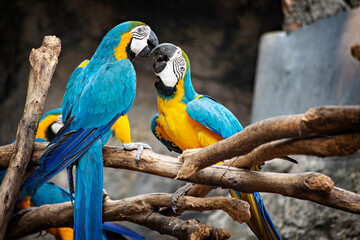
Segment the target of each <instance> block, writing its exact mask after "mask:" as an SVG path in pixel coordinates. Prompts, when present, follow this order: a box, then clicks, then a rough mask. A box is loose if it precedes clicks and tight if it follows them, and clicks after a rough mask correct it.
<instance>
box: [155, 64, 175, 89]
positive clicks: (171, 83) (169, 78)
mask: <svg viewBox="0 0 360 240" xmlns="http://www.w3.org/2000/svg"><path fill="white" fill-rule="evenodd" d="M156 75H157V76H158V77H159V78H160V79H161V81H162V82H163V83H164V85H165V86H167V87H175V85H176V84H177V82H178V78H177V77H176V75H175V72H174V68H173V64H172V62H170V61H169V62H168V63H167V64H166V67H165V68H164V70H162V71H161V72H159V73H157V74H156Z"/></svg>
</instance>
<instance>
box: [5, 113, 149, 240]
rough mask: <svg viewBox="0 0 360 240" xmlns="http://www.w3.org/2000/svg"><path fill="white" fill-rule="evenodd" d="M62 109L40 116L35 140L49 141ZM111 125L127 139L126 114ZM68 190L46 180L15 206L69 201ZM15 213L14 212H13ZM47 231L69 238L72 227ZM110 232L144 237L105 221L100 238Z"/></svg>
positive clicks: (58, 126) (63, 239)
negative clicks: (32, 193) (125, 128)
mask: <svg viewBox="0 0 360 240" xmlns="http://www.w3.org/2000/svg"><path fill="white" fill-rule="evenodd" d="M61 114H62V109H61V108H57V109H53V110H51V111H49V112H47V113H46V114H44V115H43V116H42V117H41V118H40V122H39V125H38V128H37V132H36V139H35V142H50V141H51V140H52V139H53V138H54V137H55V135H56V134H57V132H58V131H59V130H60V129H61V128H62V126H63V122H62V117H61ZM115 123H116V125H115V124H114V125H115V126H113V127H112V129H113V132H114V133H113V134H114V135H116V137H117V138H118V139H119V140H122V139H128V138H129V134H128V132H126V131H123V128H124V126H125V127H126V126H129V122H128V118H127V116H126V115H125V116H121V117H120V118H119V119H118V120H117V121H116V122H115ZM5 173H6V170H3V171H0V182H1V181H2V179H3V178H4V176H5ZM70 199H71V198H70V193H69V191H67V190H65V189H63V188H60V187H58V186H56V185H55V184H53V183H50V182H47V183H45V184H44V185H42V186H41V187H40V188H39V189H38V190H37V191H36V192H35V193H34V195H33V196H29V195H27V196H26V197H25V198H24V199H22V200H18V201H17V204H16V208H17V209H20V210H26V209H29V208H30V207H39V206H41V205H44V204H56V203H62V202H67V201H69V200H70ZM15 214H16V213H15ZM47 231H48V232H49V233H50V234H52V235H54V236H55V238H56V239H58V240H70V239H72V238H73V229H72V228H68V227H59V228H50V229H47ZM109 233H110V234H111V235H112V236H114V237H115V238H119V239H124V238H123V237H122V236H123V235H124V236H127V237H130V238H131V239H134V240H142V239H144V237H142V236H141V235H139V234H137V233H136V232H134V231H132V230H131V229H128V228H126V227H124V226H121V225H117V224H115V223H111V222H105V223H103V225H102V239H108V238H107V234H109Z"/></svg>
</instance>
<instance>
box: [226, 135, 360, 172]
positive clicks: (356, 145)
mask: <svg viewBox="0 0 360 240" xmlns="http://www.w3.org/2000/svg"><path fill="white" fill-rule="evenodd" d="M359 149H360V133H352V134H344V135H337V136H330V137H319V138H312V139H285V140H278V141H273V142H270V143H266V144H263V145H261V146H259V147H257V148H255V149H254V150H253V151H251V152H250V153H248V154H246V155H242V156H239V157H236V158H234V159H232V160H231V161H226V162H225V163H223V164H222V165H225V166H230V165H231V166H233V167H237V168H250V167H252V166H257V165H259V164H262V163H263V162H265V161H269V160H272V159H274V158H278V157H280V156H287V155H294V154H304V153H305V152H306V153H307V155H313V156H318V157H329V156H347V155H351V154H354V153H356V152H357V151H358V150H359Z"/></svg>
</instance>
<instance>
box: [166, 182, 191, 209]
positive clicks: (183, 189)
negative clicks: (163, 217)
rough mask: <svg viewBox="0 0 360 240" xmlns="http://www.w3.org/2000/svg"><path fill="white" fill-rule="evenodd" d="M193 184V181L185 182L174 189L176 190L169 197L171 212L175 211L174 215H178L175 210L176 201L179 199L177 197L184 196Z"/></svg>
mask: <svg viewBox="0 0 360 240" xmlns="http://www.w3.org/2000/svg"><path fill="white" fill-rule="evenodd" d="M193 186H194V184H193V183H187V184H186V185H185V186H182V187H181V188H179V189H178V190H176V192H175V193H174V194H173V196H172V198H171V209H172V211H173V213H175V214H176V215H179V214H178V213H177V212H176V210H177V206H176V204H177V201H178V200H179V197H181V196H184V195H185V194H186V193H187V192H188V191H189V190H190V189H191V188H192V187H193Z"/></svg>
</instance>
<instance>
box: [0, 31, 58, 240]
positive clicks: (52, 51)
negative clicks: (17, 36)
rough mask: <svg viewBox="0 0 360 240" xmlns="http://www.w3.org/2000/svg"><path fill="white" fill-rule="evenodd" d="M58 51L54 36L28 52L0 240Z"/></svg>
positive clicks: (1, 199)
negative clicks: (25, 84) (26, 80)
mask: <svg viewBox="0 0 360 240" xmlns="http://www.w3.org/2000/svg"><path fill="white" fill-rule="evenodd" d="M60 51H61V46H60V40H59V39H58V38H56V37H55V36H46V37H44V41H43V44H42V46H41V47H40V48H39V49H32V51H31V53H30V57H29V60H30V74H29V85H28V91H27V97H26V103H25V108H24V114H23V116H22V119H21V121H20V123H19V125H18V130H17V134H16V140H15V148H14V152H13V153H12V157H11V161H10V164H9V167H8V170H7V172H6V175H5V177H4V179H3V181H2V184H1V188H0V203H1V204H0V239H3V238H4V234H5V231H6V227H7V224H8V221H9V219H10V217H11V214H12V212H13V206H14V203H15V200H16V198H17V196H18V192H19V189H20V186H21V184H22V182H23V177H24V174H25V171H26V169H27V165H28V162H29V159H30V156H31V152H32V150H33V143H34V140H35V135H36V130H37V124H38V122H39V120H40V117H41V113H42V109H43V107H44V103H45V98H46V95H47V91H48V88H49V86H50V81H51V78H52V75H53V73H54V71H55V68H56V65H57V63H58V56H59V54H60Z"/></svg>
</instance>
